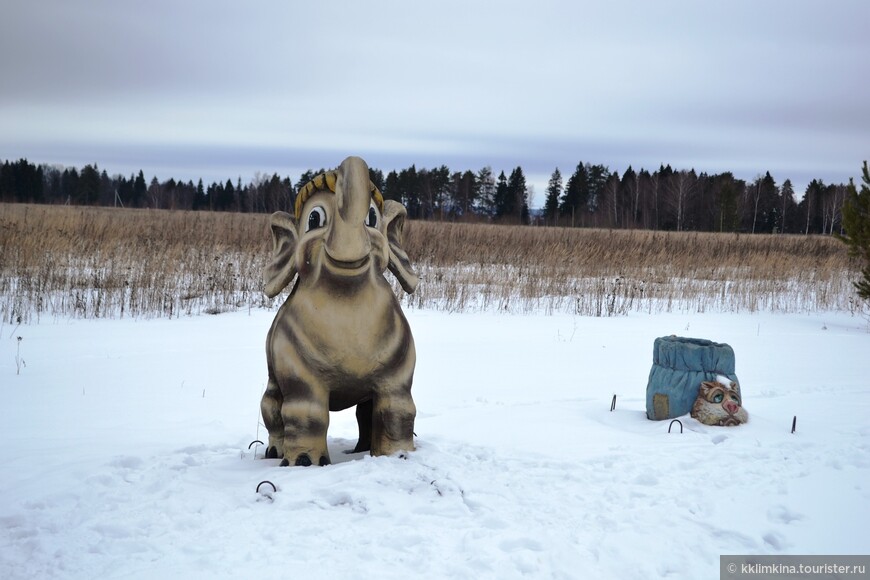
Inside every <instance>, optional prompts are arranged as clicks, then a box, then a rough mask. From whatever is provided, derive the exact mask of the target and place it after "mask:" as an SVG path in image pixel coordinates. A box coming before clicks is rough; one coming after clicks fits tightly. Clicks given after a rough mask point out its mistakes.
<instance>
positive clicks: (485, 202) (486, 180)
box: [474, 165, 496, 217]
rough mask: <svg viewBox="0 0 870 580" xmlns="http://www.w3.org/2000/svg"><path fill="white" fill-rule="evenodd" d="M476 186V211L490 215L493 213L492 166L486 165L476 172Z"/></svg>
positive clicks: (493, 183) (493, 181) (493, 184)
mask: <svg viewBox="0 0 870 580" xmlns="http://www.w3.org/2000/svg"><path fill="white" fill-rule="evenodd" d="M474 181H475V187H476V188H477V192H478V198H477V211H478V212H479V213H481V214H483V215H486V216H489V217H492V216H494V215H495V189H496V188H495V179H493V177H492V168H491V167H490V166H489V165H487V166H486V167H483V168H481V169H480V171H478V172H477V176H475V178H474Z"/></svg>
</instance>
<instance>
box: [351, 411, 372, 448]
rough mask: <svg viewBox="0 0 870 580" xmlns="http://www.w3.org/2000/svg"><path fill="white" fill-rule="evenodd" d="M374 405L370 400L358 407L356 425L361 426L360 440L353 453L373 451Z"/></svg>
mask: <svg viewBox="0 0 870 580" xmlns="http://www.w3.org/2000/svg"><path fill="white" fill-rule="evenodd" d="M373 410H374V403H373V402H372V400H371V399H370V400H368V401H366V402H364V403H360V404H359V405H357V406H356V423H357V425H358V426H359V440H358V441H357V442H356V447H354V449H353V451H351V453H360V452H361V451H371V449H372V412H373Z"/></svg>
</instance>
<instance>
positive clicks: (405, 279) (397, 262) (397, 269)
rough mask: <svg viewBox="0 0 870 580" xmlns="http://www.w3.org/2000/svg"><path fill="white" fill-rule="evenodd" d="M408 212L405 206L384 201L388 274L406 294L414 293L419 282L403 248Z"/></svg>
mask: <svg viewBox="0 0 870 580" xmlns="http://www.w3.org/2000/svg"><path fill="white" fill-rule="evenodd" d="M407 215H408V212H407V211H406V210H405V206H403V205H402V204H401V203H399V202H397V201H393V200H389V199H388V200H386V201H384V223H385V224H386V229H387V241H388V242H389V245H390V263H389V265H388V267H389V269H390V272H392V273H393V275H394V276H395V277H396V279H397V280H399V284H401V285H402V288H403V289H404V290H405V292H407V293H408V294H411V293H413V292H414V290H415V289H416V288H417V283H418V282H419V281H420V280H419V278H417V274H415V273H414V271H413V270H412V269H411V260H409V259H408V254H407V253H406V252H405V248H404V243H405V239H404V235H405V217H406V216H407Z"/></svg>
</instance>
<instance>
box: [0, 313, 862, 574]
mask: <svg viewBox="0 0 870 580" xmlns="http://www.w3.org/2000/svg"><path fill="white" fill-rule="evenodd" d="M407 314H408V318H409V320H410V322H411V326H412V329H413V331H414V335H415V339H416V342H417V352H418V363H417V372H416V375H415V382H414V391H413V393H414V399H415V401H416V403H417V408H418V416H417V423H416V433H417V435H418V438H417V446H418V449H417V451H416V452H415V453H413V454H411V455H410V458H409V459H407V460H402V459H398V458H390V457H380V458H372V457H369V456H364V455H359V454H358V455H346V454H344V453H342V451H345V450H348V449H349V448H351V447H352V446H353V445H354V443H355V441H356V424H355V419H354V416H353V413H352V411H350V412H343V413H335V414H333V415H332V423H331V425H330V433H329V434H330V450H331V454H332V458H333V461H334V462H336V463H335V464H333V465H331V466H328V467H323V468H318V467H310V468H280V467H278V466H277V463H278V462H277V461H276V460H264V459H260V458H259V456H262V453H263V448H262V447H259V446H258V447H255V448H254V449H252V450H248V444H249V443H250V442H251V441H253V440H255V439H258V438H259V439H264V438H265V435H266V434H265V432H264V429H263V428H262V426H260V424H259V399H260V395H261V393H262V390H263V388H264V385H265V373H266V368H265V356H264V348H263V346H264V342H265V336H266V330H267V328H268V326H269V324H270V323H271V320H272V317H273V316H274V312H269V311H263V310H259V311H257V310H255V311H252V312H236V313H228V314H222V315H219V316H200V317H189V318H181V319H176V320H99V321H94V320H88V321H81V320H76V321H68V320H59V321H55V322H46V321H45V320H43V322H42V323H41V324H38V325H31V326H21V327H18V328H13V327H12V326H10V325H8V324H6V325H4V326H2V327H0V440H2V445H0V578H10V579H11V578H16V579H17V578H22V579H24V578H27V579H32V578H82V579H92V578H166V579H169V578H260V579H270V578H373V577H379V578H409V577H415V578H416V577H424V578H444V577H453V578H514V577H519V576H522V575H529V576H532V577H555V578H619V579H626V578H644V579H646V578H659V577H672V578H718V570H719V555H720V554H870V534H868V533H867V529H868V527H867V526H868V520H870V379H868V375H870V366H868V356H870V328H868V322H867V320H865V319H862V318H860V317H851V316H849V315H847V314H829V313H825V314H818V315H769V314H754V315H753V314H740V315H732V314H657V315H640V314H631V315H629V316H626V317H620V318H583V317H571V316H567V315H554V316H544V315H534V316H531V315H530V316H520V315H498V314H459V315H457V314H445V313H440V312H432V311H425V310H423V311H421V310H412V311H410V312H408V313H407ZM669 334H677V335H681V336H693V337H699V338H708V339H711V340H715V341H719V342H727V343H729V344H730V345H731V346H732V347H733V348H734V350H735V353H736V357H737V376H738V377H739V378H740V380H741V385H742V388H743V394H744V399H745V401H744V402H745V407H746V409H747V410H748V412H749V416H750V422H749V423H748V424H747V425H744V426H741V427H733V428H725V427H708V426H704V425H701V424H700V423H698V422H696V421H695V420H693V419H691V418H688V417H685V418H683V423H684V426H685V432H684V433H682V434H680V433H678V432H676V431H677V428H676V426H675V428H674V429H675V432H673V433H671V434H668V433H667V429H668V423H667V422H662V423H659V422H653V421H649V420H647V419H646V417H645V412H644V409H645V407H644V405H645V403H644V401H645V398H644V397H645V389H646V381H647V376H648V373H649V370H650V366H651V364H652V346H653V340H654V339H655V338H656V337H657V336H662V335H669ZM19 336H20V337H22V338H21V340H20V341H19V340H17V337H19ZM16 356H18V357H19V360H23V363H22V364H20V365H18V364H16ZM19 369H20V374H17V371H19ZM614 394H616V395H617V397H618V398H617V405H616V410H615V411H614V412H610V404H611V399H612V396H613V395H614ZM794 416H797V432H796V433H795V434H792V433H791V425H792V418H793V417H794ZM255 455H256V456H257V457H255ZM263 480H269V481H271V482H274V484H275V485H276V486H277V488H278V491H277V492H276V493H271V487H269V486H268V485H264V486H261V493H257V492H256V491H255V490H256V488H257V485H258V484H259V483H260V482H261V481H263ZM266 489H268V490H269V491H268V492H266V491H265V490H266Z"/></svg>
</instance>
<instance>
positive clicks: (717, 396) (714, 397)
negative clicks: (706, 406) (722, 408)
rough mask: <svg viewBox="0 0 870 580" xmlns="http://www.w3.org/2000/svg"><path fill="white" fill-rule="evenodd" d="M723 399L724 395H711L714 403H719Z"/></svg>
mask: <svg viewBox="0 0 870 580" xmlns="http://www.w3.org/2000/svg"><path fill="white" fill-rule="evenodd" d="M724 398H725V395H723V394H722V393H716V394H715V395H713V399H712V400H713V402H714V403H721V402H722V400H723V399H724Z"/></svg>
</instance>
